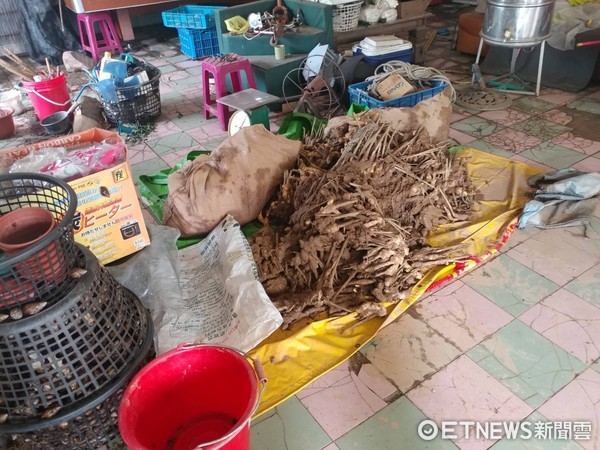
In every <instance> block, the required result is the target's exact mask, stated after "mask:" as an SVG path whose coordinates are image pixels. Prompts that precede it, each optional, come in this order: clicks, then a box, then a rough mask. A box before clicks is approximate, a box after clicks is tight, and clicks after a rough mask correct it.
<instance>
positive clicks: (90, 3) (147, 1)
mask: <svg viewBox="0 0 600 450" xmlns="http://www.w3.org/2000/svg"><path fill="white" fill-rule="evenodd" d="M167 3H175V4H174V5H168V8H175V7H176V6H178V5H179V4H181V5H183V4H186V3H190V2H185V1H182V0H65V5H66V6H67V8H69V9H70V10H71V11H73V12H75V13H86V12H87V13H90V12H98V11H111V10H113V9H114V10H115V11H116V13H117V26H118V27H119V28H120V30H121V37H122V38H123V40H124V41H132V40H133V39H135V35H134V34H133V27H132V26H131V16H130V9H134V10H135V12H136V14H141V13H144V12H147V11H149V10H152V9H156V8H157V7H160V5H162V4H167ZM164 6H165V7H164V9H167V7H166V5H164Z"/></svg>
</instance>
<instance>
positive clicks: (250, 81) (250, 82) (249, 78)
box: [244, 63, 256, 89]
mask: <svg viewBox="0 0 600 450" xmlns="http://www.w3.org/2000/svg"><path fill="white" fill-rule="evenodd" d="M244 72H245V73H246V81H248V87H249V88H252V89H256V82H255V81H254V74H253V73H252V66H250V63H248V69H245V70H244Z"/></svg>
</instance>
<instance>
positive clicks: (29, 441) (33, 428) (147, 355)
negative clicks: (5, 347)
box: [0, 291, 156, 450]
mask: <svg viewBox="0 0 600 450" xmlns="http://www.w3.org/2000/svg"><path fill="white" fill-rule="evenodd" d="M125 297H126V298H128V299H129V300H130V301H139V300H138V299H137V298H136V297H135V295H134V294H133V293H131V292H130V291H126V292H125ZM146 314H147V315H148V323H150V326H149V327H148V329H147V333H146V336H145V340H144V343H143V346H142V347H141V348H140V349H139V353H138V355H137V357H136V359H135V360H134V361H133V362H132V363H130V364H129V366H128V367H127V368H126V369H125V370H124V371H123V372H122V374H121V375H120V376H119V377H118V378H116V379H115V380H113V382H112V383H111V384H110V385H108V386H106V387H104V388H103V389H102V390H101V391H99V392H97V393H96V394H95V395H93V396H91V397H88V398H86V400H85V403H84V404H82V405H79V406H78V407H76V408H75V407H69V408H66V409H65V410H63V411H60V412H59V413H57V415H56V416H54V417H52V418H50V419H48V420H43V421H38V422H32V423H29V424H24V425H20V426H8V427H0V433H2V434H4V435H5V436H6V437H7V438H8V439H7V440H8V448H10V449H11V450H25V449H27V450H30V449H31V450H33V449H47V450H51V449H52V450H54V449H61V450H63V449H64V450H71V449H72V450H79V449H90V450H91V449H97V448H99V447H101V446H103V445H106V444H108V443H110V442H111V441H113V440H115V438H117V437H118V435H119V428H118V416H117V414H118V411H119V405H120V403H121V398H122V397H123V392H125V389H126V388H127V385H128V384H129V382H130V381H131V379H132V378H133V377H134V375H135V374H136V373H137V372H138V371H140V370H141V369H142V367H144V366H145V365H146V364H147V363H149V362H150V361H151V360H152V359H154V357H155V356H156V355H155V352H154V346H153V328H152V324H151V322H150V317H149V313H148V312H146Z"/></svg>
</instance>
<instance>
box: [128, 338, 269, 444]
mask: <svg viewBox="0 0 600 450" xmlns="http://www.w3.org/2000/svg"><path fill="white" fill-rule="evenodd" d="M255 370H256V372H255ZM257 373H259V374H261V375H257ZM262 373H263V372H262V367H260V363H258V362H256V361H254V368H253V367H252V365H251V364H250V363H249V362H248V360H247V359H246V356H245V355H244V354H242V353H240V352H238V351H237V350H235V349H232V348H229V347H222V346H212V345H186V346H181V347H179V348H177V349H175V350H171V351H170V352H167V353H165V354H164V355H162V356H160V357H158V358H157V359H155V360H154V361H152V362H151V363H150V364H148V365H147V366H146V367H144V369H142V371H141V372H139V373H138V374H137V375H136V376H135V377H134V378H133V380H132V381H131V383H130V384H129V386H128V387H127V389H126V391H125V393H124V394H123V400H122V401H121V405H120V408H119V431H120V432H121V436H122V437H123V440H124V441H125V443H126V444H127V446H128V447H129V448H132V449H136V450H151V449H152V450H153V449H168V450H192V449H202V450H216V449H222V450H225V449H227V450H249V449H250V418H251V417H252V414H253V413H254V411H255V410H256V408H257V406H258V403H259V402H260V392H259V382H260V383H262V384H264V382H265V381H266V379H265V378H264V376H262ZM259 378H260V379H259Z"/></svg>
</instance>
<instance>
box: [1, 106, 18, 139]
mask: <svg viewBox="0 0 600 450" xmlns="http://www.w3.org/2000/svg"><path fill="white" fill-rule="evenodd" d="M14 112H15V110H14V109H12V108H0V139H8V138H9V137H11V136H12V135H13V134H15V122H14V121H13V117H12V116H13V113H14Z"/></svg>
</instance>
